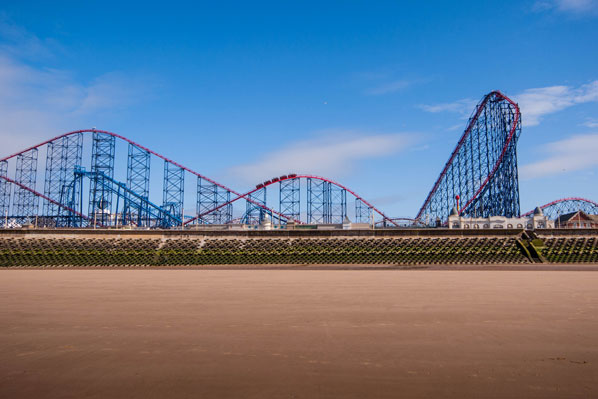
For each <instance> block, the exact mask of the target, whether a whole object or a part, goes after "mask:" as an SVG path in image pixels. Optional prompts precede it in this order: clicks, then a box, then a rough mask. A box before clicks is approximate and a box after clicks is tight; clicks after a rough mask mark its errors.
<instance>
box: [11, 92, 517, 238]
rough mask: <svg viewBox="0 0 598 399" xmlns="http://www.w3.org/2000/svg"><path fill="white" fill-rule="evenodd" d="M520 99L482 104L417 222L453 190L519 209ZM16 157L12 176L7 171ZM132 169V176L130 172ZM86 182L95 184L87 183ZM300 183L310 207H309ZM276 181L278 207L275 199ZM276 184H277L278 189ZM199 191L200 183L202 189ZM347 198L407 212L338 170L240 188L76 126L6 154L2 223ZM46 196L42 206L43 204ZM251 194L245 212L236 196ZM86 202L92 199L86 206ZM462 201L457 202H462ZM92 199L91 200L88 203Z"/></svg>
mask: <svg viewBox="0 0 598 399" xmlns="http://www.w3.org/2000/svg"><path fill="white" fill-rule="evenodd" d="M520 133H521V114H520V112H519V107H518V106H517V104H515V103H514V102H513V101H512V100H510V99H509V98H508V97H506V96H505V95H503V94H502V93H500V92H498V91H493V92H491V93H489V94H488V95H486V96H485V97H484V98H483V99H482V101H481V102H480V103H479V104H478V105H477V107H476V109H475V111H474V113H473V114H472V116H471V118H470V119H469V122H468V124H467V128H466V129H465V132H464V133H463V136H462V137H461V139H460V140H459V142H458V143H457V146H456V148H455V150H454V151H453V152H452V154H451V156H450V158H449V160H448V162H447V163H446V165H445V167H444V168H443V170H442V172H441V174H440V176H439V178H438V180H437V181H436V183H435V184H434V186H433V188H432V190H431V191H430V193H429V194H428V196H427V197H426V200H425V202H424V204H423V206H422V207H421V209H420V211H419V212H418V214H417V216H416V217H415V219H413V220H411V222H412V223H413V224H416V225H432V224H437V223H443V222H445V221H446V219H447V217H448V214H449V212H450V210H451V208H452V207H453V206H455V199H456V198H459V200H460V201H461V203H462V204H463V206H461V207H459V208H460V209H459V213H460V214H461V215H464V216H474V215H475V216H490V215H504V216H509V217H512V216H519V211H520V210H519V186H518V177H517V139H518V138H519V135H520ZM84 136H91V142H92V143H91V145H92V146H91V154H90V160H89V161H88V162H85V164H87V165H90V168H89V170H86V169H85V168H84V167H83V166H82V165H83V164H84V162H83V142H84ZM117 140H118V141H119V142H122V143H124V144H125V145H127V146H128V152H127V158H126V165H127V166H126V174H125V173H122V175H123V181H119V180H117V179H116V178H115V148H116V143H117ZM40 151H41V152H42V154H43V153H44V152H45V156H46V159H45V160H46V165H45V169H44V170H42V171H41V172H42V173H43V188H37V180H38V159H39V153H40ZM152 160H159V161H162V162H163V165H164V168H163V179H162V180H163V184H162V201H161V202H160V203H159V204H158V203H156V201H150V169H151V168H150V165H151V163H152ZM9 163H14V175H12V176H10V174H9V169H12V168H9ZM186 175H190V176H191V177H192V178H195V179H196V185H195V186H196V192H195V193H194V194H195V201H194V207H195V214H194V215H193V216H185V215H184V209H187V210H188V209H189V207H185V176H186ZM125 176H126V177H125ZM86 184H87V186H88V190H85V187H84V186H85V185H86ZM302 187H304V189H305V190H306V195H305V198H306V201H305V202H306V207H305V208H302V207H301V203H302V201H301V197H302V196H301V191H302ZM268 189H269V190H272V189H275V194H277V195H276V197H277V198H278V201H277V202H278V207H277V209H274V207H272V206H269V205H268V198H272V197H273V196H272V192H270V196H268V195H267V190H268ZM276 189H278V190H277V192H276ZM194 191H195V190H194ZM347 197H349V200H350V201H353V202H354V203H355V211H354V214H353V215H352V216H353V218H354V221H355V222H358V223H370V222H373V217H374V215H378V219H379V223H380V222H381V223H382V224H384V225H387V226H398V225H399V224H400V223H401V222H404V221H405V220H400V219H393V218H390V217H388V216H386V215H385V214H384V213H383V212H382V211H381V210H379V209H378V208H377V207H375V206H374V205H373V204H371V203H370V202H368V201H367V200H365V199H364V198H363V197H362V196H360V195H358V194H357V193H356V192H355V191H353V190H351V189H349V188H347V187H345V186H344V185H342V184H340V183H338V182H336V181H333V180H331V179H328V178H325V177H321V176H315V175H310V174H301V175H298V174H288V175H283V176H279V177H275V178H273V179H270V180H267V181H265V182H263V183H260V184H258V185H257V186H256V187H255V188H254V189H252V190H250V191H248V192H246V193H240V192H237V191H235V190H233V189H231V188H229V187H227V186H225V185H223V184H221V183H219V182H217V181H215V180H213V179H210V178H208V177H206V176H204V175H202V174H200V173H198V172H196V171H194V170H192V169H190V168H188V167H185V166H183V165H181V164H179V163H177V162H175V161H173V160H171V159H169V158H167V157H165V156H163V155H161V154H159V153H157V152H155V151H152V150H150V149H149V148H146V147H144V146H143V145H141V144H138V143H136V142H134V141H132V140H130V139H128V138H126V137H124V136H121V135H119V134H116V133H112V132H108V131H103V130H96V129H86V130H77V131H73V132H68V133H65V134H62V135H60V136H57V137H54V138H52V139H50V140H47V141H45V142H43V143H40V144H38V145H35V146H32V147H29V148H27V149H25V150H23V151H20V152H17V153H15V154H13V155H10V156H8V157H5V158H2V159H0V214H1V215H2V216H4V217H3V218H2V219H0V226H7V227H8V226H11V225H20V224H23V223H33V222H34V220H35V222H36V223H37V224H38V225H40V226H51V227H86V226H100V227H110V226H125V225H131V226H137V227H160V228H173V227H182V226H186V225H191V224H229V223H235V222H240V223H245V224H257V223H260V221H262V220H263V219H264V218H265V217H270V218H272V219H273V220H274V221H275V222H278V223H280V224H285V223H288V222H289V221H294V222H296V223H308V224H331V223H342V222H343V220H344V219H345V218H346V217H347V216H348V213H347V205H348V201H347ZM40 199H41V202H42V206H41V209H40ZM239 201H241V202H244V205H245V206H244V211H243V214H242V216H241V217H239V218H233V204H235V203H237V202H239ZM85 204H86V205H87V206H85V207H84V205H85ZM457 206H458V205H457ZM84 208H86V209H84Z"/></svg>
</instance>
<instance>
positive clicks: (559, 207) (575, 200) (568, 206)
mask: <svg viewBox="0 0 598 399" xmlns="http://www.w3.org/2000/svg"><path fill="white" fill-rule="evenodd" d="M540 208H541V209H542V212H543V213H544V215H545V216H547V217H548V218H549V219H552V220H556V219H557V218H558V217H559V216H562V215H566V214H568V213H572V212H577V211H583V212H585V213H586V214H588V215H598V203H597V202H594V201H592V200H589V199H585V198H579V197H572V198H563V199H559V200H556V201H552V202H549V203H548V204H545V205H542V206H541V207H540ZM533 213H534V210H531V211H529V212H526V213H524V214H523V216H530V215H532V214H533Z"/></svg>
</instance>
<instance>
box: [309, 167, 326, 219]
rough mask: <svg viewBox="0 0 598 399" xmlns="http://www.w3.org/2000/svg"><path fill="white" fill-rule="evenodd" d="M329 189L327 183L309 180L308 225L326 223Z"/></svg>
mask: <svg viewBox="0 0 598 399" xmlns="http://www.w3.org/2000/svg"><path fill="white" fill-rule="evenodd" d="M327 188H328V182H327V181H324V180H320V179H313V178H311V177H308V178H307V223H309V224H312V223H313V224H316V223H326V221H325V215H326V198H327V193H326V192H327Z"/></svg>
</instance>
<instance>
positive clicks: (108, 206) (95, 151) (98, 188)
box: [88, 132, 115, 225]
mask: <svg viewBox="0 0 598 399" xmlns="http://www.w3.org/2000/svg"><path fill="white" fill-rule="evenodd" d="M114 147H115V138H114V136H112V135H109V134H106V133H100V132H94V133H93V137H92V147H91V172H97V173H101V174H103V175H105V176H107V177H109V178H113V177H114ZM93 176H98V175H97V174H94V175H93ZM111 211H112V191H111V190H106V186H105V185H103V184H100V182H97V181H95V180H94V179H93V178H92V179H91V181H90V185H89V213H88V215H89V217H90V218H92V219H93V220H95V221H97V222H98V223H100V224H102V225H109V224H110V219H111Z"/></svg>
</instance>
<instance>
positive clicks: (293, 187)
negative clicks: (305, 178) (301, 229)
mask: <svg viewBox="0 0 598 399" xmlns="http://www.w3.org/2000/svg"><path fill="white" fill-rule="evenodd" d="M279 209H280V213H282V214H283V215H285V216H288V217H290V218H291V219H293V220H297V221H298V220H299V218H300V217H301V215H300V213H301V180H300V179H299V178H294V179H287V180H281V181H280V191H279Z"/></svg>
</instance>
